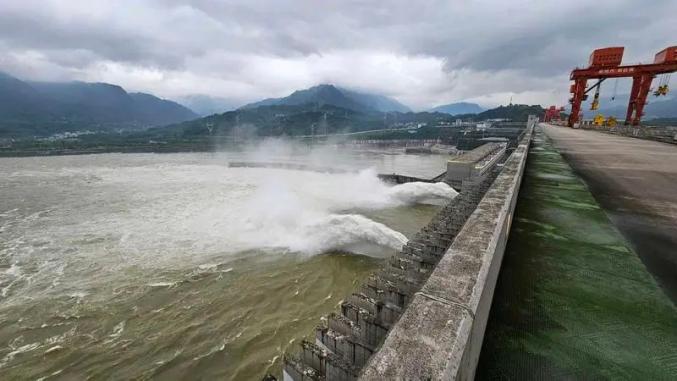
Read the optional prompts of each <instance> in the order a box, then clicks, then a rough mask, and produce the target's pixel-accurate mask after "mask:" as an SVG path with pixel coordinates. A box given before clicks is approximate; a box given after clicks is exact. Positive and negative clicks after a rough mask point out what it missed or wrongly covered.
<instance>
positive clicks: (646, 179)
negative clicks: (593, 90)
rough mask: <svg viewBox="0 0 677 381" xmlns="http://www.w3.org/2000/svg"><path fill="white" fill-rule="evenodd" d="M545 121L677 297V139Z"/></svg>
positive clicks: (649, 265) (658, 277)
mask: <svg viewBox="0 0 677 381" xmlns="http://www.w3.org/2000/svg"><path fill="white" fill-rule="evenodd" d="M544 126H545V128H544V130H545V132H546V134H547V135H548V136H549V137H550V139H552V141H553V144H554V145H555V147H557V148H558V149H559V150H560V152H561V154H562V155H563V156H564V157H565V159H566V160H567V161H568V162H569V164H570V165H571V166H572V167H573V169H574V170H575V171H576V172H577V173H578V174H579V175H580V176H581V177H582V178H583V179H584V180H585V182H586V183H587V185H588V187H589V188H590V191H591V192H592V194H593V196H594V197H595V199H597V201H598V202H599V203H600V205H601V206H602V207H603V208H604V209H605V211H606V212H607V214H608V215H609V218H610V219H611V220H612V222H613V223H614V225H615V226H616V227H617V228H618V229H619V230H620V232H621V233H622V234H623V236H624V237H625V239H626V240H628V242H629V243H630V244H631V246H632V247H633V249H634V250H635V251H636V252H637V254H638V255H639V256H640V258H641V259H642V261H643V262H644V264H645V265H646V267H647V269H648V270H649V271H650V272H651V273H652V274H653V275H654V277H655V278H656V280H657V281H658V283H659V284H660V285H661V287H662V288H663V289H664V291H665V292H666V294H668V296H669V297H670V298H671V299H672V301H673V303H675V302H677V251H675V248H676V247H677V145H672V144H666V143H659V142H653V141H648V140H641V139H635V138H629V137H622V136H616V135H611V134H606V133H601V132H596V131H587V130H577V129H571V128H566V127H556V126H550V125H544Z"/></svg>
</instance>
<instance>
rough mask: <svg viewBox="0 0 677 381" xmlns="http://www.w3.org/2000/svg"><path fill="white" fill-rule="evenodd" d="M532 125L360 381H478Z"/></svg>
mask: <svg viewBox="0 0 677 381" xmlns="http://www.w3.org/2000/svg"><path fill="white" fill-rule="evenodd" d="M533 124H534V123H529V125H528V127H527V131H526V134H525V136H524V137H523V139H522V141H521V142H520V144H519V146H518V147H517V148H516V149H515V151H514V153H513V154H512V155H511V156H510V158H509V159H508V160H507V161H506V163H505V166H504V168H503V170H502V171H501V173H500V175H499V176H498V177H497V178H496V180H495V181H494V182H493V184H492V185H491V187H490V188H489V189H488V191H487V192H486V194H485V195H484V197H483V199H482V200H481V201H480V203H479V204H478V205H477V208H476V209H475V211H474V212H473V213H472V215H471V216H470V217H469V218H468V220H467V222H466V223H465V225H464V226H463V228H462V230H461V231H460V232H459V233H458V235H457V236H456V238H455V239H454V241H453V243H452V244H451V246H450V247H449V249H448V250H447V251H446V252H445V253H444V256H443V257H442V258H441V259H440V261H439V263H438V264H437V267H436V268H435V269H434V270H433V272H432V273H431V275H430V277H429V278H428V279H427V281H426V282H425V283H424V284H423V286H422V287H421V289H420V291H419V292H416V293H415V294H414V297H413V299H412V300H411V302H410V303H409V305H408V306H407V308H406V310H405V311H404V312H403V313H402V315H401V317H400V319H399V320H398V321H397V323H396V324H395V326H394V327H393V328H392V329H391V331H390V333H389V334H388V336H387V337H386V339H385V341H384V343H383V345H382V346H381V347H380V349H378V351H377V352H376V353H374V355H373V356H372V357H371V359H370V360H369V362H368V363H367V365H366V366H365V367H364V368H363V370H362V372H361V373H360V377H359V379H361V380H383V379H389V380H390V379H392V380H395V379H397V380H399V379H403V380H411V379H417V380H418V379H432V380H472V379H473V378H474V375H475V368H476V365H477V361H478V359H479V354H480V349H481V347H482V340H483V338H484V331H485V328H486V324H487V319H488V316H489V310H490V307H491V302H492V299H493V294H494V288H495V286H496V281H497V278H498V273H499V271H500V267H501V262H502V260H503V253H504V250H505V246H506V243H507V240H508V233H509V231H510V225H511V222H512V216H513V212H514V210H515V204H516V202H517V196H518V193H519V187H520V184H521V181H522V175H523V173H524V166H525V163H526V158H527V154H528V150H529V143H530V142H531V133H532V131H533Z"/></svg>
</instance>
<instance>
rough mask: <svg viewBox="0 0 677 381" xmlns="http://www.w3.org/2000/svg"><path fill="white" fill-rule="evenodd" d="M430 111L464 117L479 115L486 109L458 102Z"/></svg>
mask: <svg viewBox="0 0 677 381" xmlns="http://www.w3.org/2000/svg"><path fill="white" fill-rule="evenodd" d="M430 111H432V112H443V113H445V114H450V115H463V114H478V113H480V112H482V111H484V109H483V108H482V107H480V105H478V104H476V103H468V102H456V103H450V104H446V105H441V106H437V107H433V108H432V109H431V110H430Z"/></svg>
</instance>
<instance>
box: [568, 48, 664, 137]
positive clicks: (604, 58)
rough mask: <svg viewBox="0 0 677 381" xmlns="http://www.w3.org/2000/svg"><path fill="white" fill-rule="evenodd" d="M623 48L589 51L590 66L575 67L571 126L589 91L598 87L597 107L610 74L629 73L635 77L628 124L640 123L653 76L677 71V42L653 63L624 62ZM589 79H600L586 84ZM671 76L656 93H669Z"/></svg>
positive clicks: (620, 74)
mask: <svg viewBox="0 0 677 381" xmlns="http://www.w3.org/2000/svg"><path fill="white" fill-rule="evenodd" d="M624 49H625V48H624V47H611V48H603V49H597V50H595V51H594V52H592V54H591V55H590V61H589V65H588V67H587V68H584V69H580V68H576V69H574V70H573V71H572V72H571V76H570V79H571V80H572V81H574V83H573V84H572V85H571V89H570V90H569V91H570V92H571V93H572V94H573V96H572V97H571V99H569V103H571V114H570V115H569V127H573V126H574V124H576V123H577V122H578V121H579V119H580V113H581V103H582V102H583V101H585V100H586V99H587V98H588V96H587V93H588V92H590V91H591V90H592V89H596V91H595V95H594V98H593V100H592V110H596V109H597V107H598V106H599V88H600V85H601V84H602V82H604V80H605V79H607V78H626V77H632V90H631V91H630V101H629V102H628V111H627V114H626V117H625V124H626V125H627V124H632V125H633V126H637V125H639V122H640V120H641V119H642V115H643V110H644V106H645V105H646V98H647V96H648V95H649V91H651V82H652V81H653V79H654V78H655V77H656V76H657V75H660V74H667V75H669V73H673V72H675V71H677V46H671V47H669V48H666V49H663V50H662V51H660V52H659V53H658V54H656V56H655V57H654V62H653V63H651V64H643V65H642V64H639V65H625V66H621V61H622V59H623V51H624ZM668 78H669V77H668ZM590 79H597V80H598V81H597V83H595V84H594V85H592V86H590V87H588V88H586V86H587V83H588V80H590ZM668 80H669V79H666V80H663V81H661V83H660V84H659V87H658V88H657V89H656V90H655V91H654V95H656V96H660V95H667V93H668Z"/></svg>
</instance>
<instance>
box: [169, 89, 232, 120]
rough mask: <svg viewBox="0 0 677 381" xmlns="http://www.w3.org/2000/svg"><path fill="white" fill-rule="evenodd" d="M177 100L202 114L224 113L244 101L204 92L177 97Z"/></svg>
mask: <svg viewBox="0 0 677 381" xmlns="http://www.w3.org/2000/svg"><path fill="white" fill-rule="evenodd" d="M176 100H177V101H178V102H179V103H181V104H182V105H184V106H186V107H188V108H189V109H191V110H193V111H194V112H196V113H197V114H198V115H200V116H207V115H212V114H222V113H224V112H226V111H232V110H235V109H236V108H238V107H239V106H241V105H242V103H240V102H236V101H233V100H231V99H227V98H222V97H213V96H209V95H202V94H192V95H185V96H182V97H178V98H176Z"/></svg>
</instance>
